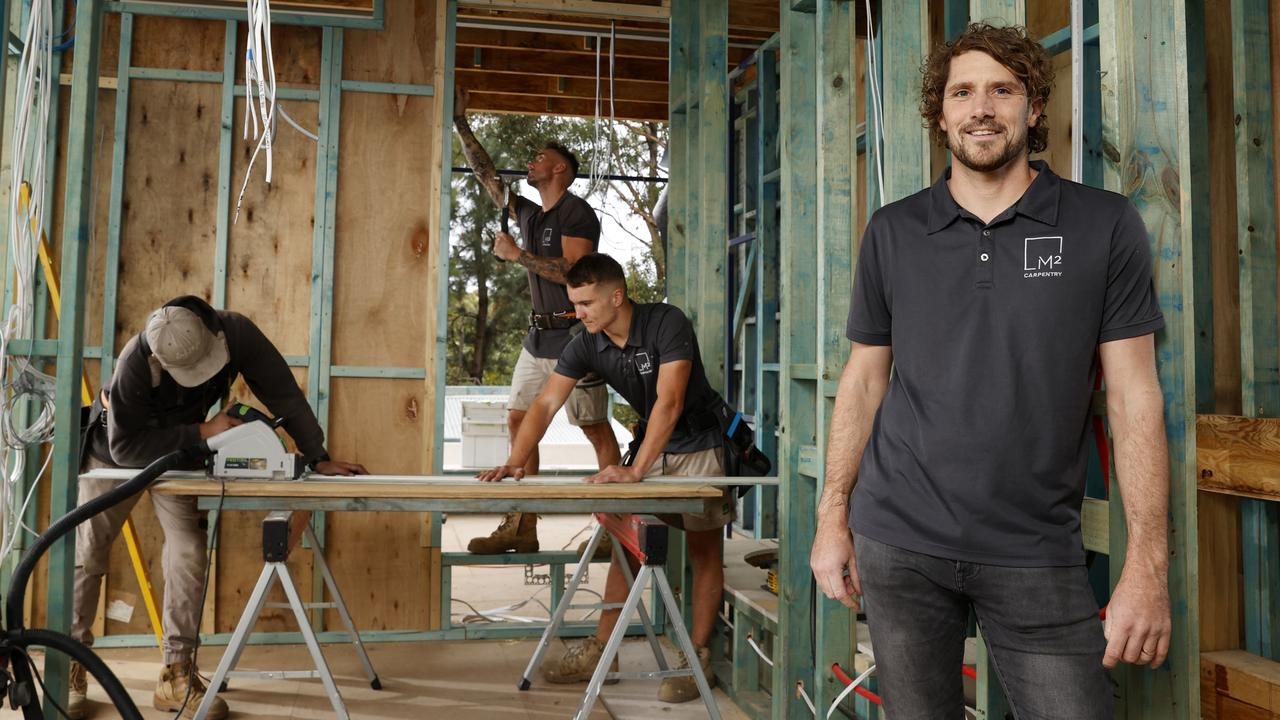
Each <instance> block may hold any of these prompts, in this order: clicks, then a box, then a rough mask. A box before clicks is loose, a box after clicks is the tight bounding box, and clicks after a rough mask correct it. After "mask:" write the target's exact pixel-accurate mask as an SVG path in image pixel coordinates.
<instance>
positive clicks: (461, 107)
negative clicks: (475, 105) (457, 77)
mask: <svg viewBox="0 0 1280 720" xmlns="http://www.w3.org/2000/svg"><path fill="white" fill-rule="evenodd" d="M470 100H471V93H469V92H467V90H466V88H464V87H462V86H461V85H458V84H456V83H455V84H454V86H453V119H454V120H461V119H462V118H464V117H466V116H467V103H468V102H470Z"/></svg>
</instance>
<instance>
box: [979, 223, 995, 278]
mask: <svg viewBox="0 0 1280 720" xmlns="http://www.w3.org/2000/svg"><path fill="white" fill-rule="evenodd" d="M994 252H995V247H994V245H992V242H991V231H990V230H988V229H985V228H984V229H983V231H982V233H981V234H980V235H979V236H978V277H977V281H976V283H975V287H978V288H983V289H985V288H990V287H991V286H992V284H993V281H994V274H993V273H992V270H991V266H992V265H994V264H995V262H994V260H993V259H992V254H993V253H994Z"/></svg>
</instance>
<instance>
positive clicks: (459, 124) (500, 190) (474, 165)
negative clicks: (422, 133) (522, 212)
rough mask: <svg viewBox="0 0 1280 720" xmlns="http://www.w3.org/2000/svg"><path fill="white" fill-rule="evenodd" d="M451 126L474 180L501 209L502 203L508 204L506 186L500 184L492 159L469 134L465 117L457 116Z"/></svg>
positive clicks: (468, 124) (469, 129)
mask: <svg viewBox="0 0 1280 720" xmlns="http://www.w3.org/2000/svg"><path fill="white" fill-rule="evenodd" d="M453 126H454V128H455V129H457V131H458V138H459V139H460V140H461V141H462V154H463V155H464V156H466V158H467V163H469V164H470V165H471V172H473V173H475V175H476V179H478V180H479V181H480V184H481V185H483V186H484V188H485V190H487V191H488V192H489V197H491V198H493V202H494V203H496V204H497V205H498V207H502V205H503V203H506V202H508V197H507V186H506V184H505V183H503V182H502V178H500V177H499V176H498V169H497V167H495V166H494V164H493V158H491V157H489V153H488V152H486V151H485V149H484V146H483V145H481V144H480V141H479V140H477V139H476V136H475V133H473V132H471V125H470V123H468V122H467V118H466V116H459V117H455V118H454V119H453Z"/></svg>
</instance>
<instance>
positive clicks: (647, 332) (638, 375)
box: [556, 303, 724, 453]
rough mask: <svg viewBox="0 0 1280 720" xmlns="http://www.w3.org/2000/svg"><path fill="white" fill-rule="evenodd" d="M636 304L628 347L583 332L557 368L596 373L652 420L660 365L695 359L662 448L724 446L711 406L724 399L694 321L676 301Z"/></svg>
mask: <svg viewBox="0 0 1280 720" xmlns="http://www.w3.org/2000/svg"><path fill="white" fill-rule="evenodd" d="M631 307H632V315H631V329H630V330H629V331H628V333H627V344H626V347H618V346H617V345H615V344H613V342H612V341H610V340H609V336H608V335H605V334H604V332H603V331H601V332H598V333H588V332H582V333H578V335H577V336H575V337H574V338H573V340H570V341H569V344H568V345H567V346H566V347H565V349H564V352H563V353H562V354H561V355H560V362H559V363H557V364H556V372H557V373H559V374H561V375H564V376H565V377H570V378H573V379H574V380H580V379H581V378H582V377H584V376H585V375H586V374H587V373H590V372H594V373H596V374H597V375H599V376H600V377H602V378H604V381H605V382H607V383H609V387H611V388H613V389H614V390H617V391H618V393H619V394H620V395H622V397H623V399H625V400H626V401H627V402H628V403H630V404H631V407H633V408H635V410H636V412H638V413H640V416H641V417H643V418H644V419H646V420H648V419H649V415H650V413H652V412H653V406H654V404H655V403H656V402H657V401H658V368H659V367H661V366H662V365H664V364H666V363H669V362H674V361H676V360H692V361H693V368H692V369H691V370H690V371H689V384H688V386H686V387H685V391H684V412H683V413H682V414H681V416H680V420H679V421H678V422H677V423H676V427H675V430H673V431H672V433H671V438H670V439H669V440H668V441H667V445H666V447H665V448H664V449H663V452H669V453H688V452H696V451H698V450H706V449H707V448H713V447H720V445H721V444H722V440H721V438H720V425H719V421H718V419H717V417H716V416H715V415H714V414H713V412H712V411H713V410H714V409H718V408H719V407H720V406H722V405H723V404H724V400H723V399H721V397H720V394H719V393H717V392H716V391H715V390H712V389H711V385H710V384H709V383H708V382H707V374H706V372H705V371H704V370H703V368H702V355H701V354H700V353H699V352H698V338H697V337H696V336H695V335H694V334H693V324H692V323H690V322H689V319H688V318H687V317H685V315H684V313H683V312H681V311H680V308H678V307H676V306H674V305H668V304H666V303H652V304H638V303H637V304H633V305H632V306H631Z"/></svg>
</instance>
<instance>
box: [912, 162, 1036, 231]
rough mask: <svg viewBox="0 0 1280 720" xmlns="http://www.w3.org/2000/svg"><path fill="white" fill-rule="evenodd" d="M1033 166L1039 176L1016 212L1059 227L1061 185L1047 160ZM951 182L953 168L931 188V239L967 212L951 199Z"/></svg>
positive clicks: (1018, 205) (947, 170)
mask: <svg viewBox="0 0 1280 720" xmlns="http://www.w3.org/2000/svg"><path fill="white" fill-rule="evenodd" d="M1030 164H1031V167H1032V169H1034V170H1035V171H1036V172H1037V173H1038V175H1036V179H1035V180H1032V181H1031V185H1029V186H1028V187H1027V189H1026V191H1025V192H1023V193H1022V197H1021V198H1019V199H1018V202H1016V203H1014V206H1013V210H1014V212H1016V213H1019V214H1021V215H1025V216H1027V217H1029V218H1031V219H1033V220H1038V221H1040V222H1042V223H1044V224H1046V225H1056V224H1057V223H1058V196H1059V193H1060V189H1061V181H1060V180H1059V179H1058V176H1057V175H1055V174H1054V172H1053V171H1052V170H1050V169H1049V166H1048V164H1046V163H1045V162H1044V161H1043V160H1032V161H1031V163H1030ZM950 179H951V167H950V166H948V167H947V169H946V170H945V171H943V173H942V175H941V176H940V177H939V178H938V179H937V180H936V181H935V182H934V183H933V185H932V186H931V187H930V188H929V224H928V233H929V234H930V235H932V234H933V233H936V232H938V231H939V230H942V229H944V228H946V227H947V226H948V225H950V224H951V223H953V222H955V219H956V218H958V217H960V216H961V214H962V213H964V212H965V211H964V208H962V207H960V204H959V203H957V202H956V200H955V198H953V197H951V191H950V190H948V189H947V180H950Z"/></svg>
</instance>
